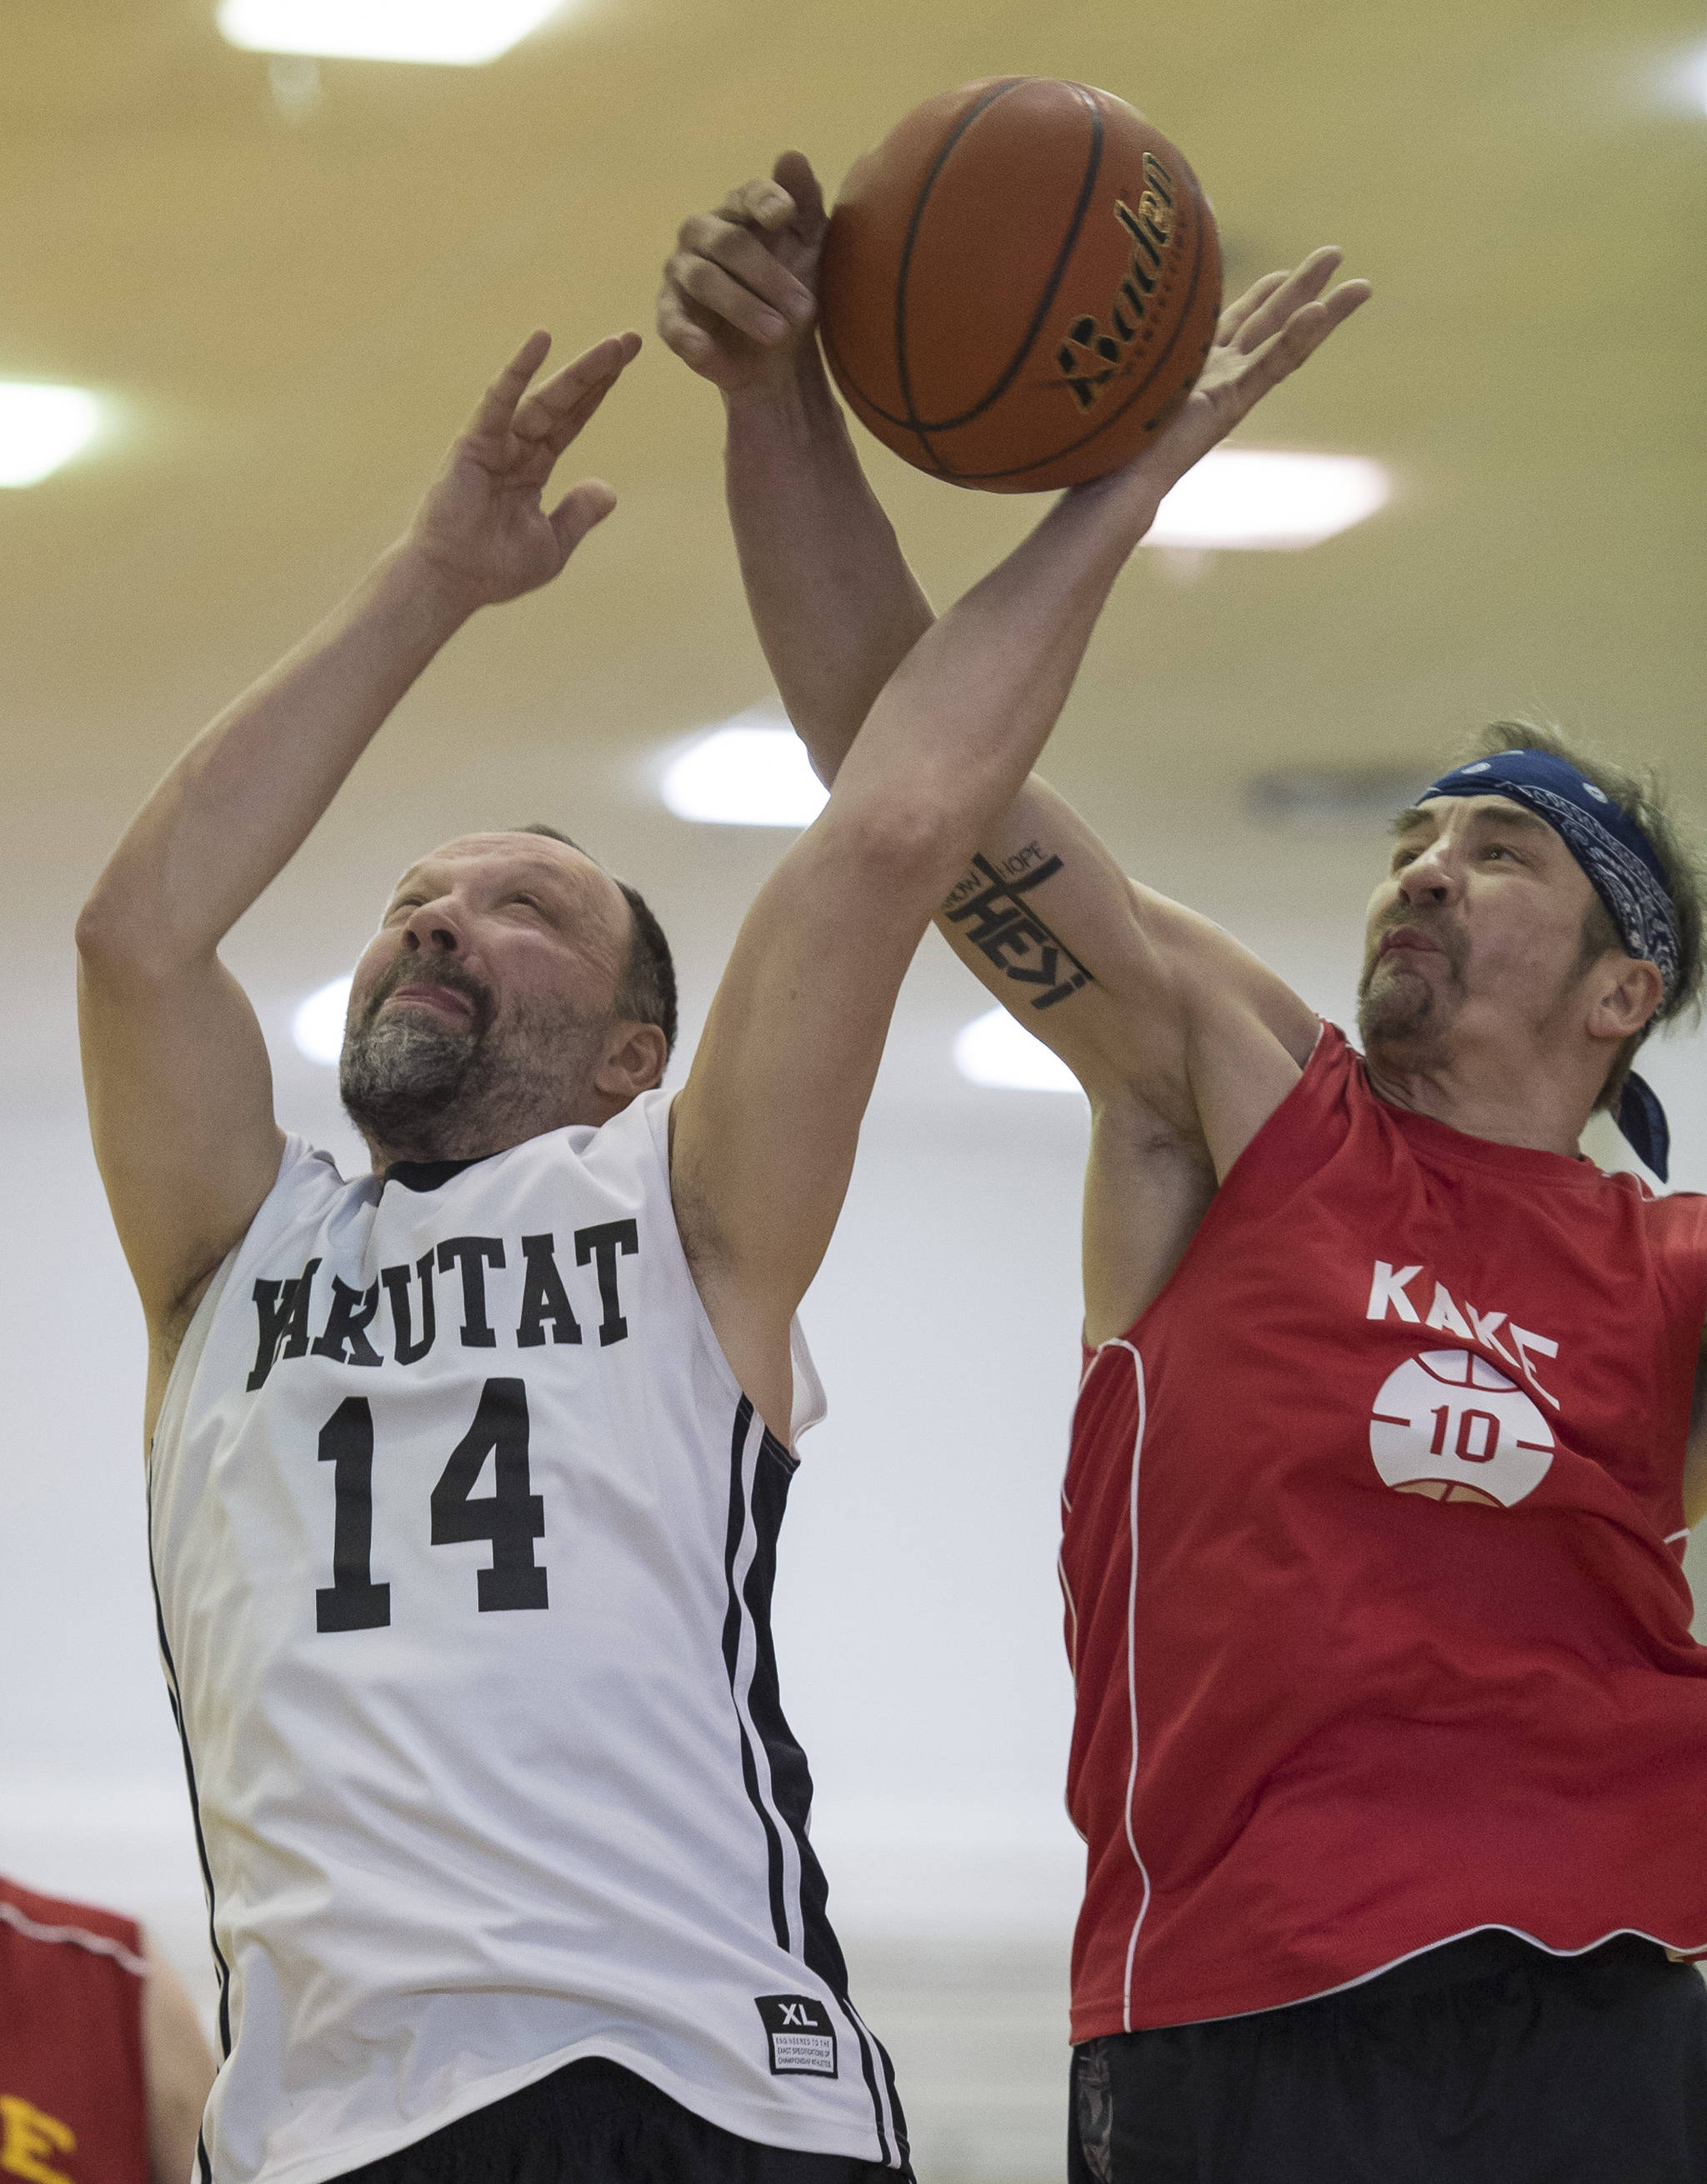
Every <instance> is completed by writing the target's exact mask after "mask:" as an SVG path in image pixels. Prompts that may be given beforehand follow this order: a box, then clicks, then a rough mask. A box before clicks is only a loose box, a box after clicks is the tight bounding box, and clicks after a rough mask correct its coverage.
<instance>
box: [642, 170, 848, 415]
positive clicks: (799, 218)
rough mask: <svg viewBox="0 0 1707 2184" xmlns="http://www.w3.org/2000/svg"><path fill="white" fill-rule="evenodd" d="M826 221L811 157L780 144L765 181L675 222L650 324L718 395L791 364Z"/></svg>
mask: <svg viewBox="0 0 1707 2184" xmlns="http://www.w3.org/2000/svg"><path fill="white" fill-rule="evenodd" d="M828 225H829V219H828V214H826V212H825V211H824V200H823V191H822V190H821V189H820V188H819V187H818V180H817V175H814V174H813V172H812V165H811V163H810V161H808V160H807V159H806V156H805V155H804V153H800V152H784V153H783V155H782V157H781V158H780V159H778V161H777V164H776V165H775V166H774V167H773V170H772V178H771V180H770V181H764V180H762V179H759V180H756V181H750V182H743V183H742V184H741V186H740V187H739V189H734V190H731V191H730V192H729V194H728V197H726V198H724V199H723V201H722V203H721V204H720V205H719V206H718V207H717V210H716V211H715V212H708V213H695V214H694V216H693V218H692V219H691V220H683V223H682V225H681V227H680V228H679V229H678V231H677V236H676V248H675V249H674V250H673V251H672V253H671V254H670V256H669V257H668V259H666V261H665V265H664V285H663V287H662V289H661V291H660V292H659V296H658V332H659V336H660V337H661V339H662V340H663V341H664V343H666V344H667V347H669V348H672V349H674V351H675V352H676V354H677V355H678V356H679V357H680V358H681V359H682V361H683V363H684V364H686V365H690V366H691V367H692V369H693V370H695V371H697V372H698V373H699V374H700V377H701V378H702V379H709V380H710V381H711V384H712V385H713V386H714V387H719V388H721V389H722V392H723V393H725V394H735V393H742V392H745V390H746V389H748V388H750V387H756V386H759V385H761V384H762V383H764V382H767V381H769V380H773V379H775V378H778V377H785V376H786V375H787V374H788V373H789V371H791V370H793V369H794V365H795V357H796V355H797V354H798V353H799V350H800V348H801V343H803V342H809V341H810V339H811V335H812V320H813V319H814V318H815V316H816V315H817V277H818V259H819V258H820V257H821V256H822V254H823V241H824V230H825V228H826V227H827V226H828Z"/></svg>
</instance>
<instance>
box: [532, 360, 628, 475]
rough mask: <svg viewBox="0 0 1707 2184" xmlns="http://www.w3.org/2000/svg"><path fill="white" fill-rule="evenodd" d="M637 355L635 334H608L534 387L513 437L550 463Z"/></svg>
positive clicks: (547, 466) (578, 430)
mask: <svg viewBox="0 0 1707 2184" xmlns="http://www.w3.org/2000/svg"><path fill="white" fill-rule="evenodd" d="M639 353H640V337H639V334H637V333H633V332H628V333H621V334H610V335H607V336H606V337H605V339H604V340H603V341H601V342H595V343H594V345H593V347H592V348H589V349H588V350H587V351H586V352H585V353H584V354H582V355H580V356H577V358H576V359H575V360H574V362H573V363H572V364H566V365H564V366H563V367H562V369H561V370H559V371H555V372H553V374H552V375H551V376H550V378H549V379H548V380H546V381H544V382H543V383H542V384H541V385H540V386H538V387H535V388H534V390H533V393H531V394H530V395H529V396H528V397H527V400H526V401H525V402H524V403H523V404H522V405H521V407H520V409H518V410H517V411H516V418H515V426H514V429H515V432H516V437H518V438H519V439H522V440H526V441H531V442H533V443H534V445H535V448H537V450H538V452H540V453H541V454H549V458H550V461H551V462H555V460H557V457H558V456H559V455H561V454H562V452H563V450H564V448H566V447H567V446H568V444H569V443H570V442H571V441H572V439H573V438H574V437H575V436H576V435H577V432H580V431H581V429H582V427H583V426H584V425H585V424H586V422H587V421H588V419H589V417H591V416H592V415H593V413H594V410H596V409H598V407H599V404H600V403H601V402H602V401H603V400H604V399H605V396H606V395H607V394H608V393H610V392H611V388H612V387H614V386H615V385H616V382H617V381H618V380H619V379H620V378H621V377H622V374H623V372H624V371H625V370H627V369H628V366H629V365H631V364H632V363H633V360H634V359H635V358H636V357H637V356H638V355H639ZM549 467H550V464H549V463H548V464H547V465H546V468H547V470H548V471H549Z"/></svg>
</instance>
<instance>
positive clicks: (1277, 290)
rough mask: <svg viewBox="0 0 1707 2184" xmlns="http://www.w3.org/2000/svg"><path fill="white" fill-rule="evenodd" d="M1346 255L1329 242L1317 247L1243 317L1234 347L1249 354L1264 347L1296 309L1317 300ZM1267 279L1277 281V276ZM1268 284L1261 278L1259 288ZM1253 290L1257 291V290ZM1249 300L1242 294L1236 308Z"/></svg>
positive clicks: (1254, 292)
mask: <svg viewBox="0 0 1707 2184" xmlns="http://www.w3.org/2000/svg"><path fill="white" fill-rule="evenodd" d="M1342 255H1343V253H1342V252H1341V251H1339V250H1338V249H1336V248H1335V247H1334V245H1333V244H1331V243H1327V244H1325V245H1324V246H1323V248H1321V249H1319V250H1313V251H1312V252H1311V253H1310V254H1309V256H1308V258H1306V259H1304V260H1303V262H1302V264H1300V265H1295V266H1294V267H1293V269H1292V270H1291V272H1290V273H1287V274H1286V275H1284V276H1282V277H1281V278H1280V280H1279V281H1275V285H1274V286H1273V287H1269V289H1268V292H1267V293H1266V294H1264V295H1262V296H1260V297H1258V300H1257V302H1256V304H1254V306H1253V307H1252V309H1251V310H1249V311H1248V312H1247V313H1246V314H1245V315H1244V316H1243V318H1242V319H1241V321H1240V324H1239V327H1238V330H1237V331H1236V334H1235V335H1234V337H1233V346H1234V347H1235V348H1239V349H1242V350H1243V351H1244V352H1245V354H1247V355H1250V354H1252V353H1254V352H1255V351H1256V350H1257V349H1258V348H1261V347H1262V345H1263V343H1264V342H1265V341H1267V340H1268V339H1269V337H1270V336H1271V335H1273V334H1275V333H1277V332H1278V331H1280V328H1281V327H1282V326H1285V325H1286V323H1287V321H1288V320H1290V319H1291V316H1292V315H1293V313H1294V312H1295V311H1297V310H1298V309H1301V308H1302V307H1303V305H1305V304H1313V303H1314V302H1315V301H1316V299H1317V298H1318V297H1319V296H1320V294H1321V293H1322V291H1323V290H1324V289H1325V287H1327V285H1328V283H1329V281H1331V280H1332V279H1333V277H1334V275H1335V274H1336V272H1337V271H1338V270H1339V265H1340V259H1341V258H1342ZM1267 278H1268V280H1269V281H1274V276H1273V275H1269V276H1267ZM1264 286H1265V283H1264V281H1258V283H1257V289H1262V288H1263V287H1264ZM1252 294H1253V295H1254V294H1256V290H1252ZM1246 301H1247V298H1243V297H1241V298H1240V301H1239V304H1236V305H1235V306H1234V309H1236V310H1237V309H1240V308H1241V306H1242V304H1244V303H1245V302H1246Z"/></svg>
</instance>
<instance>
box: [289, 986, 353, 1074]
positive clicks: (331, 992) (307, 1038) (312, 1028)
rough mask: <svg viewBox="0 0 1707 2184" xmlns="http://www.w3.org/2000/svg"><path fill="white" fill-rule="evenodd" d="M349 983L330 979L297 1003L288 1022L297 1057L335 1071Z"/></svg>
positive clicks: (340, 1052)
mask: <svg viewBox="0 0 1707 2184" xmlns="http://www.w3.org/2000/svg"><path fill="white" fill-rule="evenodd" d="M349 983H350V982H349V979H348V978H334V979H332V982H331V983H330V984H328V985H324V986H321V988H319V989H318V990H317V991H315V992H314V993H312V994H310V995H309V997H308V999H307V1000H305V1001H302V1002H299V1003H298V1006H297V1010H296V1013H295V1014H294V1015H293V1017H292V1018H291V1020H290V1035H291V1037H292V1039H293V1040H294V1041H295V1043H296V1050H297V1052H298V1054H301V1055H305V1056H307V1057H308V1059H309V1060H310V1061H318V1062H320V1063H321V1065H322V1066H323V1067H326V1068H327V1069H336V1068H337V1064H338V1058H339V1056H341V1055H342V1054H343V1020H344V1017H345V1016H346V1015H347V1014H348V1013H349Z"/></svg>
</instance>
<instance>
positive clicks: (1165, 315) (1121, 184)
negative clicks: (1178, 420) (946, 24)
mask: <svg viewBox="0 0 1707 2184" xmlns="http://www.w3.org/2000/svg"><path fill="white" fill-rule="evenodd" d="M1220 308H1221V261H1220V250H1219V244H1218V242H1217V238H1216V234H1215V222H1214V218H1213V214H1212V213H1211V212H1210V210H1209V207H1208V202H1207V200H1206V199H1205V198H1204V196H1203V193H1202V190H1201V189H1200V188H1199V187H1198V185H1197V177H1196V176H1195V175H1193V174H1192V172H1191V168H1190V167H1189V166H1188V165H1187V164H1186V162H1185V159H1183V158H1182V157H1181V156H1180V153H1179V152H1178V151H1177V150H1176V149H1175V148H1174V146H1173V145H1171V144H1170V143H1169V142H1168V140H1167V139H1166V138H1165V137H1164V136H1162V135H1161V133H1160V132H1159V131H1158V130H1156V129H1155V128H1154V127H1152V125H1151V124H1150V123H1149V122H1148V121H1146V120H1145V118H1144V116H1143V115H1142V114H1139V113H1137V112H1135V110H1134V109H1133V108H1131V107H1130V106H1129V105H1127V104H1126V103H1125V101H1124V99H1119V98H1116V97H1113V94H1112V93H1111V92H1106V91H1097V90H1094V89H1092V88H1091V86H1088V85H1085V84H1079V83H1067V82H1062V81H1057V80H1055V79H1054V78H1052V77H1039V76H1011V77H1002V78H999V79H995V80H992V81H986V82H981V83H973V84H967V85H964V86H962V88H961V89H960V90H958V91H955V92H948V93H947V94H946V95H945V96H944V97H940V98H934V99H930V100H929V101H927V102H926V103H925V104H924V105H923V106H920V107H918V108H916V109H914V110H913V112H912V113H911V114H908V115H906V118H905V119H904V120H902V121H901V122H900V123H899V124H898V125H896V127H895V129H893V130H892V131H890V134H889V136H887V137H885V138H884V142H882V143H881V144H880V145H879V147H878V148H877V149H876V150H875V151H874V152H870V153H867V154H866V156H865V157H864V158H863V159H861V160H859V161H857V162H856V164H855V166H854V167H853V169H852V170H851V172H850V174H849V175H848V177H847V180H846V181H845V184H844V185H843V188H842V192H841V196H840V198H839V199H838V200H837V203H836V207H835V210H834V214H833V215H832V218H831V220H830V226H829V232H828V237H826V240H825V245H824V259H823V274H822V277H821V281H820V316H819V324H820V327H821V330H822V332H823V345H824V354H825V356H826V358H827V359H828V363H829V366H830V370H831V371H832V372H833V373H834V376H835V380H836V383H837V385H838V386H839V387H840V389H841V391H842V393H843V395H844V396H845V398H846V399H847V402H848V404H849V405H850V407H851V409H853V411H854V413H855V415H856V416H857V417H858V418H859V419H860V420H861V421H862V423H863V424H864V425H866V426H867V428H868V429H869V430H870V431H871V432H873V433H874V434H875V435H876V437H878V438H879V440H881V441H882V442H883V443H884V446H885V447H888V448H891V449H892V450H893V451H894V452H895V454H898V455H901V457H903V458H904V460H906V461H907V462H910V463H912V464H913V465H916V466H917V467H918V469H920V470H923V471H929V472H930V473H931V474H932V475H933V476H938V477H943V478H946V479H948V480H949V481H950V482H951V483H953V484H956V485H964V486H975V487H979V488H980V489H982V490H984V491H985V492H991V493H1040V492H1046V491H1052V490H1054V489H1055V488H1056V487H1061V486H1068V485H1081V484H1084V483H1085V482H1087V481H1088V480H1090V479H1091V478H1096V477H1102V476H1105V475H1106V474H1107V472H1108V471H1112V470H1116V469H1118V467H1119V466H1120V465H1121V464H1123V463H1125V462H1129V461H1130V460H1131V459H1132V457H1133V456H1134V455H1135V454H1138V453H1139V451H1140V449H1141V448H1143V447H1144V446H1145V445H1146V443H1147V442H1149V441H1150V440H1151V439H1152V438H1153V437H1155V435H1156V433H1157V432H1159V431H1160V430H1161V428H1162V427H1163V426H1164V425H1165V424H1166V423H1167V421H1168V420H1169V418H1170V417H1171V416H1173V415H1174V412H1175V411H1176V410H1177V409H1179V407H1180V404H1181V403H1182V402H1184V400H1185V397H1186V396H1187V394H1188V393H1190V392H1191V387H1192V386H1193V385H1194V384H1195V382H1196V381H1197V374H1198V373H1199V371H1201V370H1202V366H1203V360H1204V359H1205V357H1206V356H1207V355H1208V351H1209V343H1210V342H1211V340H1212V339H1213V335H1214V330H1215V321H1216V320H1217V318H1218V317H1219V314H1220Z"/></svg>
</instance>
